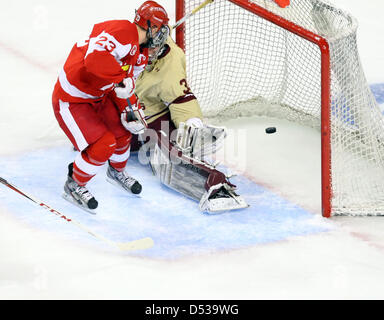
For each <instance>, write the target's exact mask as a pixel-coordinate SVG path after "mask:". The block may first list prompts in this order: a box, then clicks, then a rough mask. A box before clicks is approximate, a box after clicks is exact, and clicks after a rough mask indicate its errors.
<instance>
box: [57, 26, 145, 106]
mask: <svg viewBox="0 0 384 320" xmlns="http://www.w3.org/2000/svg"><path fill="white" fill-rule="evenodd" d="M147 62H148V50H147V49H144V51H143V52H140V46H139V36H138V32H137V28H136V25H135V24H134V23H131V22H130V21H128V20H111V21H106V22H102V23H99V24H96V25H95V26H94V27H93V30H92V32H91V35H90V36H89V39H87V40H85V41H83V42H78V43H76V44H75V45H74V46H73V48H72V50H71V52H70V54H69V56H68V58H67V61H66V62H65V64H64V67H63V69H62V70H61V71H60V73H59V77H58V80H57V82H56V85H55V90H54V94H53V98H54V100H59V99H60V100H62V101H65V102H80V103H81V102H88V101H94V100H98V99H100V98H102V97H104V96H105V95H106V94H107V93H108V92H110V91H111V90H113V88H114V84H116V83H120V82H121V81H122V80H123V79H124V78H126V77H132V78H133V79H134V80H136V79H137V77H138V76H139V74H140V73H141V72H142V71H143V70H144V68H145V66H146V64H147ZM123 66H126V68H125V69H126V70H127V71H124V70H123V69H122V67H123Z"/></svg>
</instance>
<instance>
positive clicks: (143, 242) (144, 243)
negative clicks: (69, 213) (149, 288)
mask: <svg viewBox="0 0 384 320" xmlns="http://www.w3.org/2000/svg"><path fill="white" fill-rule="evenodd" d="M0 183H2V184H3V185H5V186H7V187H8V188H10V189H12V190H13V191H16V192H17V193H19V194H21V195H22V196H24V197H25V198H27V199H29V200H31V201H32V202H34V203H35V204H37V205H39V206H41V207H43V208H44V209H47V210H48V211H49V212H51V213H53V214H55V215H56V216H58V217H59V218H62V219H63V220H65V221H67V222H70V223H72V224H74V225H76V226H77V227H79V228H80V229H82V230H83V231H85V232H87V233H89V234H90V235H92V236H94V237H95V238H97V239H99V240H101V241H103V242H105V243H108V244H109V245H111V246H113V247H118V248H119V249H120V250H122V251H131V250H143V249H148V248H150V247H152V246H153V245H154V242H153V240H152V239H151V238H149V237H146V238H142V239H138V240H133V241H129V242H114V241H111V240H109V239H106V238H104V237H103V236H101V235H99V234H97V233H94V232H93V231H91V230H90V229H88V228H87V227H85V226H83V225H82V224H81V223H79V222H77V221H76V220H73V219H71V218H68V217H66V216H65V215H64V214H62V213H61V212H59V211H57V210H55V209H53V208H52V207H50V206H49V205H47V204H46V203H44V202H42V201H40V200H37V199H35V198H33V197H32V196H31V195H28V194H27V193H25V192H24V191H21V190H20V189H19V188H18V187H16V186H15V185H13V184H11V183H10V182H8V181H7V180H5V179H4V178H2V177H0Z"/></svg>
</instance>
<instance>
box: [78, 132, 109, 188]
mask: <svg viewBox="0 0 384 320" xmlns="http://www.w3.org/2000/svg"><path fill="white" fill-rule="evenodd" d="M115 148H116V139H115V137H114V135H113V134H112V133H110V132H109V131H107V132H106V133H105V134H104V135H103V136H102V137H101V138H100V139H99V140H97V141H96V142H95V143H93V144H91V145H89V146H88V147H87V148H86V149H85V150H84V151H82V152H81V153H79V155H78V156H77V157H76V159H75V161H74V163H73V174H72V178H73V179H74V180H75V181H76V182H77V184H79V185H80V186H85V185H86V184H87V182H88V181H89V180H91V179H92V177H94V176H95V175H96V173H97V172H98V171H99V169H100V167H101V166H102V165H103V164H104V163H105V162H106V161H107V160H108V159H109V158H110V157H111V155H112V154H113V153H114V152H115Z"/></svg>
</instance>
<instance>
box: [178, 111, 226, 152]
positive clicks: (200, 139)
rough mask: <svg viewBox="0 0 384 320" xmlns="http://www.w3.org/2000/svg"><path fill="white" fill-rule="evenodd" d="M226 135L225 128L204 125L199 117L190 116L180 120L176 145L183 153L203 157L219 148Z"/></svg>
mask: <svg viewBox="0 0 384 320" xmlns="http://www.w3.org/2000/svg"><path fill="white" fill-rule="evenodd" d="M226 136H227V132H226V130H225V128H222V127H215V126H211V125H205V124H203V122H202V121H201V120H200V119H199V118H191V119H188V120H187V121H186V122H185V123H184V122H180V124H179V128H178V130H177V136H176V146H177V147H178V148H179V149H180V150H181V151H182V152H183V153H184V154H188V155H191V156H192V157H194V158H199V159H203V158H204V157H206V156H209V155H212V154H215V153H216V152H217V151H218V150H220V149H221V148H222V146H223V142H224V139H225V137H226Z"/></svg>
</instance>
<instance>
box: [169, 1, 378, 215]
mask: <svg viewBox="0 0 384 320" xmlns="http://www.w3.org/2000/svg"><path fill="white" fill-rule="evenodd" d="M201 1H202V0H176V19H177V20H179V19H180V18H182V17H183V16H184V15H185V14H186V13H189V12H191V11H192V10H193V9H194V8H195V7H197V6H198V5H199V4H200V3H201ZM356 29H357V22H356V20H355V19H354V18H353V17H352V16H351V15H349V14H348V13H347V12H345V11H343V10H340V9H338V8H336V7H335V6H334V5H332V4H330V3H328V2H325V1H318V0H291V1H290V5H289V6H287V7H285V8H282V7H280V6H279V5H277V4H276V2H275V1H272V0H215V1H214V2H213V3H211V4H209V5H207V6H206V7H205V8H203V9H201V10H200V11H198V12H197V13H196V14H194V15H192V16H191V17H190V18H189V19H187V20H186V22H185V23H184V24H183V25H182V26H181V27H179V28H178V29H177V30H176V32H177V33H176V39H177V43H178V44H179V46H181V47H182V48H183V49H184V50H185V52H186V58H187V75H188V82H189V85H190V87H191V89H192V91H193V92H194V94H195V96H196V97H197V98H198V100H199V103H200V105H201V108H202V110H203V114H204V115H205V116H206V117H215V118H217V117H220V118H225V117H230V118H234V117H239V116H249V115H266V116H272V117H279V118H285V119H288V120H290V121H295V122H298V123H301V124H304V125H308V126H312V127H315V128H318V129H319V130H320V132H321V139H322V150H321V157H322V211H323V215H324V216H326V217H329V216H332V215H384V121H383V116H382V114H381V111H380V109H379V107H378V105H377V103H376V101H375V99H374V97H373V94H372V93H371V91H370V88H369V86H368V84H367V81H366V79H365V76H364V72H363V69H362V66H361V63H360V59H359V54H358V49H357V44H356Z"/></svg>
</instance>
